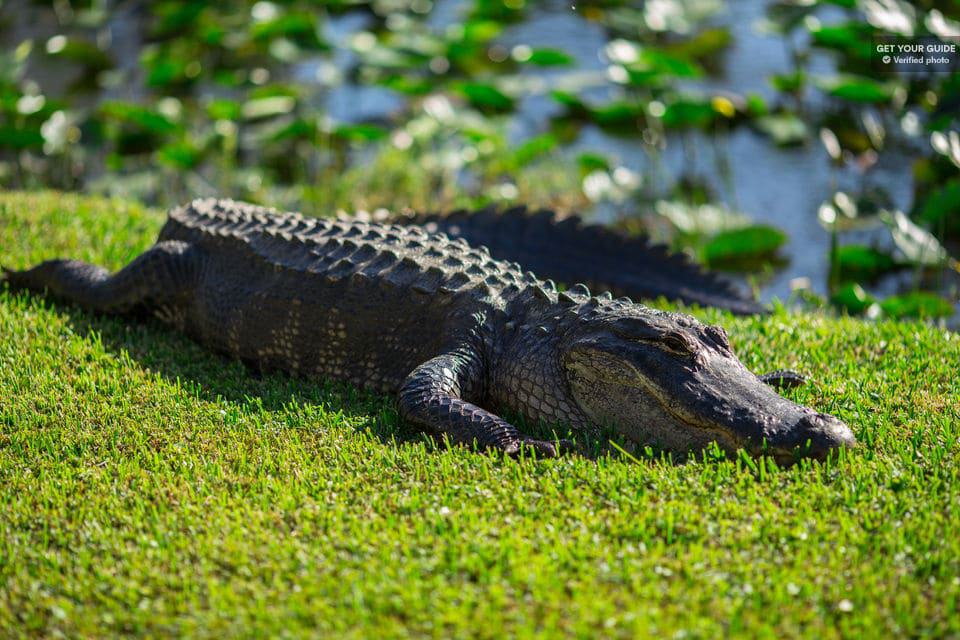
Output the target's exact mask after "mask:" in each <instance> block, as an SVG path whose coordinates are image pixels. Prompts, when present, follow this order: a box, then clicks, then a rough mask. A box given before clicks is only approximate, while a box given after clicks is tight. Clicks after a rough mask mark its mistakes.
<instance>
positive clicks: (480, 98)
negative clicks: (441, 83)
mask: <svg viewBox="0 0 960 640" xmlns="http://www.w3.org/2000/svg"><path fill="white" fill-rule="evenodd" d="M459 90H460V93H461V94H462V95H463V96H464V97H465V98H466V99H467V100H468V101H469V102H470V104H472V105H473V106H474V107H476V108H478V109H487V110H492V111H510V110H511V109H513V98H511V97H509V96H507V95H506V94H504V93H503V92H501V91H500V90H499V89H497V88H496V87H494V86H493V85H490V84H483V83H480V82H468V83H464V84H461V85H460V87H459Z"/></svg>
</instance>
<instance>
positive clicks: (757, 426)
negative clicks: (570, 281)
mask: <svg viewBox="0 0 960 640" xmlns="http://www.w3.org/2000/svg"><path fill="white" fill-rule="evenodd" d="M576 316H577V321H576V322H575V323H574V324H573V325H572V326H570V327H569V329H568V331H567V332H565V335H564V337H563V339H562V341H561V343H560V345H559V348H560V361H561V363H562V367H563V370H564V373H565V375H566V378H567V384H568V388H569V391H570V394H571V395H572V399H573V400H574V401H575V402H576V404H577V405H578V406H579V408H580V410H581V411H582V412H583V413H584V414H585V415H586V416H587V417H588V418H589V419H590V421H591V422H593V423H594V424H601V425H608V426H611V427H613V428H614V429H615V430H616V431H618V432H619V433H621V434H623V435H624V436H626V437H627V438H629V439H631V440H634V441H636V442H640V443H655V444H658V445H659V446H662V447H665V448H667V449H672V450H678V451H689V450H695V449H700V448H702V447H703V446H705V445H707V444H709V443H710V442H716V443H718V444H719V445H720V446H721V447H722V448H723V449H725V450H727V451H731V452H732V451H735V450H737V449H745V450H747V451H749V452H751V453H766V454H769V455H773V456H774V457H775V458H778V459H780V460H791V459H793V458H794V457H795V456H796V455H797V454H798V453H799V454H800V455H806V456H812V457H824V456H826V454H827V453H828V452H830V451H831V450H834V449H837V448H840V447H852V446H854V445H855V443H856V441H855V438H854V436H853V433H852V432H851V430H850V428H849V427H847V426H846V425H845V424H844V423H843V422H841V421H840V420H838V419H836V418H834V417H833V416H829V415H826V414H822V413H818V412H816V411H815V410H813V409H810V408H808V407H804V406H801V405H798V404H796V403H794V402H791V401H790V400H787V399H786V398H784V397H782V396H780V395H779V394H777V393H776V392H775V391H774V390H773V389H772V388H770V387H769V386H768V385H767V384H765V383H763V382H761V381H760V380H759V379H758V378H757V376H755V375H754V374H753V373H751V372H750V371H748V370H747V368H746V367H745V366H744V365H743V363H741V362H740V360H739V359H738V358H737V357H736V356H735V355H734V353H733V351H732V350H731V348H730V343H729V341H728V340H727V334H726V332H725V331H724V330H723V329H722V328H720V327H717V326H708V325H704V324H702V323H700V322H698V321H697V320H695V319H694V318H691V317H689V316H685V315H682V314H677V313H664V312H660V311H655V310H652V309H647V308H645V307H641V306H639V305H622V306H620V307H619V308H613V309H609V308H608V309H606V310H604V309H594V310H593V311H591V312H589V313H584V312H583V309H581V310H580V313H577V314H576Z"/></svg>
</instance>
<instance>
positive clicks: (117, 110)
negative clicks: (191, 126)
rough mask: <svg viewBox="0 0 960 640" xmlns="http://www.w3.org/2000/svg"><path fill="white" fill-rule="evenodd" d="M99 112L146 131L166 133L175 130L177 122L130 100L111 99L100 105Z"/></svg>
mask: <svg viewBox="0 0 960 640" xmlns="http://www.w3.org/2000/svg"><path fill="white" fill-rule="evenodd" d="M100 113H101V114H102V115H103V116H105V117H107V118H112V119H114V120H118V121H120V122H125V123H127V124H131V125H134V126H136V127H137V128H139V129H142V130H143V131H145V132H147V133H152V134H167V133H173V132H174V131H176V130H177V128H178V127H177V124H176V123H175V122H173V121H172V120H170V119H169V118H167V117H166V116H165V115H163V114H162V113H160V112H158V111H154V110H153V109H150V108H148V107H144V106H141V105H138V104H134V103H132V102H123V101H120V100H111V101H108V102H104V103H103V104H101V105H100Z"/></svg>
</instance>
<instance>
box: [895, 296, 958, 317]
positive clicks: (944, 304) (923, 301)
mask: <svg viewBox="0 0 960 640" xmlns="http://www.w3.org/2000/svg"><path fill="white" fill-rule="evenodd" d="M880 308H882V309H883V312H884V313H886V314H887V315H889V316H892V317H894V318H946V317H948V316H951V315H953V311H954V310H953V304H951V302H950V301H949V300H946V299H944V298H941V297H940V296H938V295H935V294H933V293H929V292H927V291H912V292H910V293H905V294H903V295H899V296H891V297H889V298H887V299H886V300H884V301H883V302H881V303H880Z"/></svg>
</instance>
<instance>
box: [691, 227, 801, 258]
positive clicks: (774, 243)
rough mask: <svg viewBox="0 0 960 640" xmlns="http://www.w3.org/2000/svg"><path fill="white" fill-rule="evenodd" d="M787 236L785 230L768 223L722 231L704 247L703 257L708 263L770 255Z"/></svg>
mask: <svg viewBox="0 0 960 640" xmlns="http://www.w3.org/2000/svg"><path fill="white" fill-rule="evenodd" d="M786 241H787V236H786V234H785V233H784V232H783V231H780V230H779V229H777V228H775V227H771V226H768V225H760V224H758V225H753V226H750V227H744V228H742V229H732V230H729V231H721V232H720V233H718V234H717V235H715V236H714V237H713V238H711V239H710V240H709V241H708V242H707V243H706V245H704V247H703V257H704V260H705V261H706V262H707V263H708V264H712V263H716V262H724V261H728V260H734V259H738V258H756V257H762V256H769V255H772V254H773V253H774V252H776V250H777V249H779V248H780V247H781V246H782V245H783V243H784V242H786Z"/></svg>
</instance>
